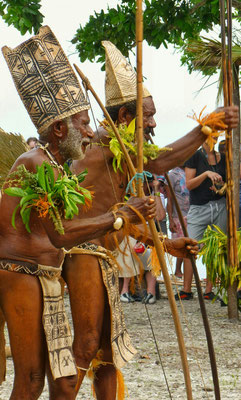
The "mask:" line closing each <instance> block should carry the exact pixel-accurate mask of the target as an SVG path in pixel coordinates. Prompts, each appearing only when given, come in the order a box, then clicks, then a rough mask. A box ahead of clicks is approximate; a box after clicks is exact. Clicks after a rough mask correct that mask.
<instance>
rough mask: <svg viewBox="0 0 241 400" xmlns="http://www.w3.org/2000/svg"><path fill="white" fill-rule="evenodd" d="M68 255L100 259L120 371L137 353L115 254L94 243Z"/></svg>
mask: <svg viewBox="0 0 241 400" xmlns="http://www.w3.org/2000/svg"><path fill="white" fill-rule="evenodd" d="M67 253H68V254H88V255H92V256H95V257H97V258H98V261H99V264H100V266H101V271H102V277H103V282H104V284H105V287H106V291H107V294H108V300H109V305H110V312H111V347H112V356H113V363H114V365H115V367H116V368H117V369H120V368H122V367H123V365H124V364H125V363H126V362H127V361H129V360H131V359H132V357H133V356H134V355H135V354H136V352H137V351H136V349H135V348H134V347H133V346H132V344H131V339H130V336H129V334H128V332H127V330H126V326H125V321H124V314H123V311H122V307H121V302H120V295H119V272H118V266H117V263H116V262H115V260H114V257H113V253H111V252H110V251H108V250H106V249H105V248H104V247H102V246H97V245H95V244H93V243H84V244H82V245H79V246H78V247H73V248H72V249H71V250H70V251H68V252H67Z"/></svg>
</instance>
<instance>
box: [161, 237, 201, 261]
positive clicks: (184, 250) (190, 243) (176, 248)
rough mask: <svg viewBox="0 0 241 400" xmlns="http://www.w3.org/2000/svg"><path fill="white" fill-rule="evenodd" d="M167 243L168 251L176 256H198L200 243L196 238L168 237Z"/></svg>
mask: <svg viewBox="0 0 241 400" xmlns="http://www.w3.org/2000/svg"><path fill="white" fill-rule="evenodd" d="M165 245H166V248H167V252H168V253H169V254H171V255H172V256H174V257H180V258H190V257H191V256H194V257H195V258H197V254H198V250H199V249H198V244H197V241H196V240H194V239H190V238H186V237H181V238H178V239H166V240H165Z"/></svg>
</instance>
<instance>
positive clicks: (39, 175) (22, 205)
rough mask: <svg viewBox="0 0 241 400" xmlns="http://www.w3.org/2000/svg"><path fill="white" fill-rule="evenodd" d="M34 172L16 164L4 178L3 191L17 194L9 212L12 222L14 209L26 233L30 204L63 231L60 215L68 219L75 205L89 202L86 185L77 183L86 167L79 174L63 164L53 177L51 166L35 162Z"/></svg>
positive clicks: (75, 213) (74, 211)
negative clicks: (13, 207) (15, 167)
mask: <svg viewBox="0 0 241 400" xmlns="http://www.w3.org/2000/svg"><path fill="white" fill-rule="evenodd" d="M36 170H37V172H36V173H33V172H30V171H28V170H27V169H26V168H25V166H24V165H19V166H18V168H17V169H16V171H14V172H12V173H11V174H10V176H9V177H8V180H7V185H8V187H7V188H6V189H4V192H5V193H6V194H7V195H9V196H15V197H20V201H19V204H18V205H17V206H16V208H15V209H14V211H13V214H12V226H13V227H14V228H16V225H15V218H16V213H17V211H18V209H20V215H21V218H22V221H23V223H24V225H25V227H26V229H27V231H28V232H29V233H30V232H31V230H30V226H29V221H30V215H31V210H32V208H34V209H35V210H36V211H37V213H38V215H39V217H42V218H44V217H46V216H47V215H48V214H49V217H50V218H51V219H52V221H53V223H54V226H55V229H56V230H57V232H59V234H62V235H63V234H64V228H63V224H62V220H61V219H62V218H65V219H72V218H73V217H74V215H78V213H79V209H78V205H85V206H87V207H88V206H89V205H90V204H91V201H92V196H91V193H90V191H89V190H88V189H85V188H83V187H81V186H80V185H79V184H80V183H81V182H82V181H83V180H84V179H85V176H86V175H87V170H84V171H83V172H81V173H80V174H79V175H77V176H76V175H73V174H72V173H71V172H70V170H69V167H68V166H67V165H64V174H63V175H61V173H59V174H58V177H57V179H56V180H55V175H54V169H53V167H52V166H51V165H50V164H48V163H47V162H45V161H44V162H43V163H42V165H41V166H37V168H36Z"/></svg>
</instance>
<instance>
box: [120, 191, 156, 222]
mask: <svg viewBox="0 0 241 400" xmlns="http://www.w3.org/2000/svg"><path fill="white" fill-rule="evenodd" d="M127 204H129V205H130V206H132V207H134V208H135V209H136V210H137V211H138V212H139V213H140V214H141V215H142V216H143V217H144V218H145V219H146V220H149V219H153V218H155V216H156V204H155V200H154V199H153V198H152V197H143V198H140V197H131V198H130V199H129V200H128V202H127ZM120 210H121V211H124V212H125V213H126V215H127V217H128V218H129V220H130V222H131V223H133V224H136V223H140V218H139V217H138V216H137V214H136V213H135V212H134V211H133V210H131V208H130V207H128V206H123V207H121V208H120Z"/></svg>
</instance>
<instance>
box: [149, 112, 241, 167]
mask: <svg viewBox="0 0 241 400" xmlns="http://www.w3.org/2000/svg"><path fill="white" fill-rule="evenodd" d="M216 111H217V112H225V118H224V122H225V124H226V125H227V126H228V128H229V129H234V128H236V127H237V125H238V122H239V112H238V107H237V106H232V107H223V108H219V109H218V110H216ZM201 128H202V127H201V125H199V126H197V127H196V128H194V129H193V130H192V131H191V132H189V133H188V134H187V135H185V136H183V137H182V138H181V139H179V140H177V141H175V142H174V143H171V144H169V145H168V147H170V148H172V151H166V152H165V153H162V154H160V155H159V157H158V158H157V159H156V160H153V161H152V160H149V161H148V164H147V166H146V167H145V169H146V170H147V171H150V172H152V173H155V174H159V175H160V174H164V173H165V172H167V171H169V170H170V169H172V168H174V167H176V166H177V165H183V164H184V162H185V161H186V160H187V159H188V158H190V157H191V156H192V155H193V153H195V151H196V150H197V149H198V148H199V147H200V146H201V144H202V143H203V142H204V141H205V140H206V139H207V136H206V135H204V134H203V133H202V131H201Z"/></svg>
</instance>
